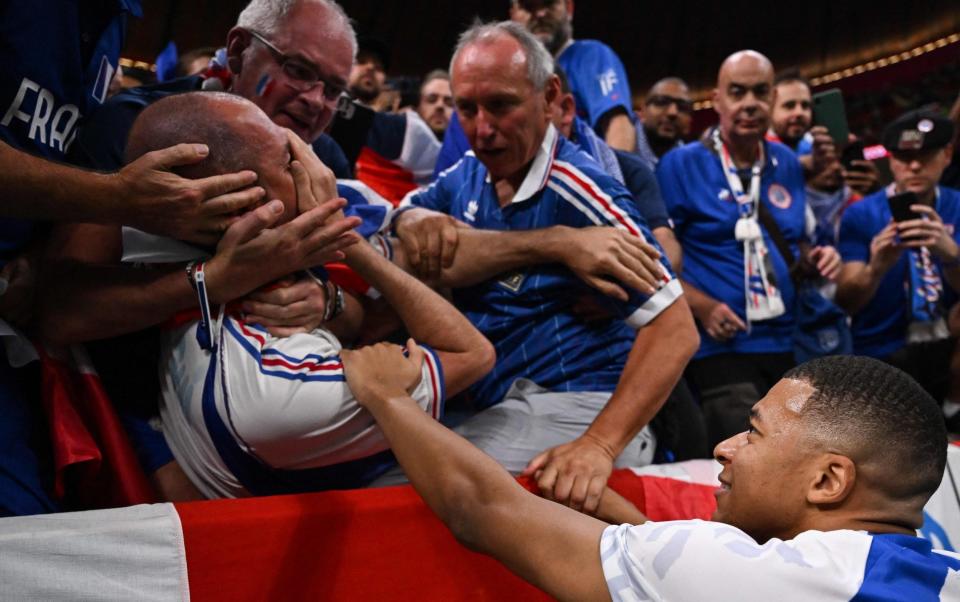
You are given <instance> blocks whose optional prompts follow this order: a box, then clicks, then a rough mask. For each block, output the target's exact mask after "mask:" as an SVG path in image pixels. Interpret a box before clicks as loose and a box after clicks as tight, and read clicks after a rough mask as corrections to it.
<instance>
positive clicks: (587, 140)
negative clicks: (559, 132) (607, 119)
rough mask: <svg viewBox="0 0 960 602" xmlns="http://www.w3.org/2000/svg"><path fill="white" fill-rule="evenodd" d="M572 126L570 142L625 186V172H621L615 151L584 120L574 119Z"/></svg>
mask: <svg viewBox="0 0 960 602" xmlns="http://www.w3.org/2000/svg"><path fill="white" fill-rule="evenodd" d="M571 125H572V127H571V132H570V140H571V141H573V142H575V143H576V144H577V146H579V147H580V148H582V149H583V150H584V152H586V153H587V154H588V155H590V156H591V157H593V159H594V160H595V161H596V162H597V163H599V164H600V167H602V168H603V171H605V172H607V173H608V174H610V175H611V176H613V179H614V180H616V181H617V182H620V183H621V184H623V183H624V180H623V172H622V171H621V170H620V163H619V161H618V160H617V156H616V155H615V154H614V150H613V149H612V148H610V146H609V145H607V143H606V142H604V141H603V139H602V138H600V136H598V135H597V133H596V132H594V131H593V128H591V127H590V125H589V124H587V122H586V121H584V120H583V119H580V118H579V117H574V118H573V123H572V124H571Z"/></svg>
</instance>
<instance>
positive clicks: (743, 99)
mask: <svg viewBox="0 0 960 602" xmlns="http://www.w3.org/2000/svg"><path fill="white" fill-rule="evenodd" d="M772 88H773V65H771V63H770V61H769V60H768V59H767V58H766V57H765V56H763V55H762V54H760V53H758V52H754V51H752V50H744V51H740V52H737V53H734V54H732V55H730V57H728V58H727V59H726V60H725V61H724V62H723V65H722V66H721V68H720V72H719V74H718V76H717V88H716V89H715V90H714V93H713V101H714V107H715V109H716V111H717V114H718V116H719V118H720V123H719V125H718V126H717V127H716V128H714V129H713V130H711V131H709V132H708V133H707V135H706V136H705V137H704V138H703V139H702V141H701V142H699V143H696V144H690V145H687V146H685V147H683V148H680V149H677V150H676V151H674V152H671V153H668V154H667V155H666V156H665V157H664V158H663V160H662V161H661V162H660V165H659V167H658V169H657V179H658V181H659V183H660V189H661V192H662V194H663V199H664V202H665V203H666V204H667V210H668V211H669V212H670V216H671V217H672V218H673V220H674V224H675V232H676V235H677V239H678V240H679V241H680V246H681V248H682V249H683V257H684V260H683V270H682V273H681V280H682V282H683V287H684V292H685V293H687V294H688V295H689V297H690V308H691V310H692V311H693V314H694V317H696V319H697V323H698V327H699V329H700V334H701V345H700V349H699V351H698V352H697V354H696V355H695V356H694V360H693V361H692V362H691V364H690V366H689V368H688V370H689V372H688V374H689V375H690V377H691V383H692V384H693V385H694V386H695V387H696V388H697V389H698V390H699V393H700V396H701V401H702V404H703V409H704V414H705V417H706V419H707V430H708V434H709V436H710V439H711V441H712V443H713V444H716V443H717V442H719V441H722V440H723V439H726V438H727V437H730V436H731V435H733V434H735V433H737V432H739V431H740V430H742V429H743V428H744V426H745V425H746V423H747V418H748V415H749V412H750V408H751V407H753V405H754V404H755V403H756V402H757V400H758V399H760V397H761V396H762V395H763V392H764V391H767V390H768V389H769V388H770V387H771V386H773V384H774V383H776V382H777V380H779V378H780V377H781V376H782V375H783V373H784V372H786V371H787V370H788V369H789V368H791V367H792V366H793V365H794V363H795V362H794V355H793V333H794V329H795V325H796V323H795V320H794V317H793V316H794V312H795V302H796V299H795V297H796V292H795V289H794V284H793V281H792V279H791V270H790V268H791V266H792V265H793V263H794V260H795V258H797V257H800V258H801V259H802V263H801V265H802V266H804V269H805V271H806V272H807V273H809V275H810V276H811V277H815V276H823V277H825V278H828V279H834V278H836V276H837V274H838V272H839V268H840V260H839V256H838V255H837V252H836V250H835V249H833V248H832V247H813V246H802V247H801V242H804V243H805V241H806V237H805V208H806V201H805V197H804V179H803V170H802V168H801V167H800V164H799V162H798V160H797V158H796V156H795V155H794V154H793V152H792V151H790V149H788V148H787V147H785V146H783V145H782V144H779V143H772V142H767V141H765V140H764V133H765V132H766V131H767V128H768V126H769V120H770V101H771V92H772ZM765 218H766V219H765ZM771 220H772V222H773V223H775V224H776V226H777V229H779V231H780V232H781V233H782V237H783V239H784V240H785V241H786V245H787V246H788V247H789V249H788V250H789V255H790V256H789V257H788V256H785V255H784V254H783V253H781V251H780V248H779V245H778V244H777V243H776V242H775V240H774V238H773V237H772V236H771V232H770V229H769V228H768V227H767V224H769V223H770V222H771Z"/></svg>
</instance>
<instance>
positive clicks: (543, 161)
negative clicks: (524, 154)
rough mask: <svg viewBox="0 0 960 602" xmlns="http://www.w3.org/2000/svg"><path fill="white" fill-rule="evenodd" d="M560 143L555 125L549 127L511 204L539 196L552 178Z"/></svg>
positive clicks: (488, 175)
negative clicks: (554, 158)
mask: <svg viewBox="0 0 960 602" xmlns="http://www.w3.org/2000/svg"><path fill="white" fill-rule="evenodd" d="M559 141H560V134H559V133H558V132H557V128H555V127H553V124H552V123H551V124H548V125H547V133H546V134H544V136H543V142H541V143H540V148H539V149H538V150H537V154H536V155H535V156H534V157H533V161H532V162H531V163H530V169H528V170H527V175H526V176H525V177H524V178H523V182H521V183H520V188H518V189H517V192H516V194H514V195H513V200H512V201H510V202H511V203H522V202H523V201H526V200H528V199H530V198H531V197H532V196H533V195H535V194H537V193H538V192H540V191H541V190H543V188H544V187H545V186H546V185H547V179H548V178H549V177H550V168H551V167H553V157H554V155H555V154H556V150H557V143H558V142H559ZM487 181H488V182H489V181H490V174H489V173H488V174H487Z"/></svg>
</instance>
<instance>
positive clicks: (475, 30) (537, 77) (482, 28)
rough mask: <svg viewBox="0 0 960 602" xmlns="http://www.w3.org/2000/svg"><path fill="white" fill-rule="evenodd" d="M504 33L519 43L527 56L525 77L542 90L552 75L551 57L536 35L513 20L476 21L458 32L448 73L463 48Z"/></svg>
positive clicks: (534, 86)
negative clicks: (458, 35)
mask: <svg viewBox="0 0 960 602" xmlns="http://www.w3.org/2000/svg"><path fill="white" fill-rule="evenodd" d="M504 35H505V36H509V37H511V38H513V39H514V40H516V41H517V43H518V44H520V48H522V49H523V54H524V55H525V56H526V58H527V79H529V80H530V83H531V84H533V88H534V89H535V90H543V89H544V87H545V86H546V85H547V82H548V81H550V77H551V76H553V57H552V56H550V52H548V51H547V49H546V47H545V46H544V45H543V44H542V43H541V42H540V40H539V39H537V37H536V36H534V35H533V34H532V33H530V32H529V31H527V28H526V27H524V26H523V25H520V24H518V23H514V22H513V21H499V22H496V23H477V24H475V25H473V26H471V27H470V28H469V29H467V30H466V31H465V32H463V33H462V34H460V38H459V39H458V40H457V47H456V48H455V49H454V51H453V58H451V59H450V73H451V74H452V73H453V64H454V63H455V62H456V61H457V57H458V56H459V55H460V53H461V52H462V51H463V49H464V48H466V47H467V46H470V45H471V44H474V43H476V42H481V41H484V42H486V41H489V40H493V39H495V38H498V37H500V36H504Z"/></svg>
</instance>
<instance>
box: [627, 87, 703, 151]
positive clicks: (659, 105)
mask: <svg viewBox="0 0 960 602" xmlns="http://www.w3.org/2000/svg"><path fill="white" fill-rule="evenodd" d="M692 118H693V102H692V101H691V100H690V89H689V88H688V87H687V84H686V82H684V81H683V80H682V79H680V78H679V77H665V78H663V79H661V80H660V81H658V82H657V83H655V84H653V87H651V88H650V91H649V92H647V97H646V98H645V99H644V101H643V112H642V114H641V120H640V121H638V122H637V154H638V155H640V158H641V159H643V161H644V162H645V163H646V164H647V167H649V168H650V169H656V168H657V163H658V162H659V161H660V157H662V156H664V155H665V154H667V152H668V151H670V150H673V149H675V148H677V147H680V146H683V139H684V138H686V137H687V135H688V134H689V133H690V122H691V120H692Z"/></svg>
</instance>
